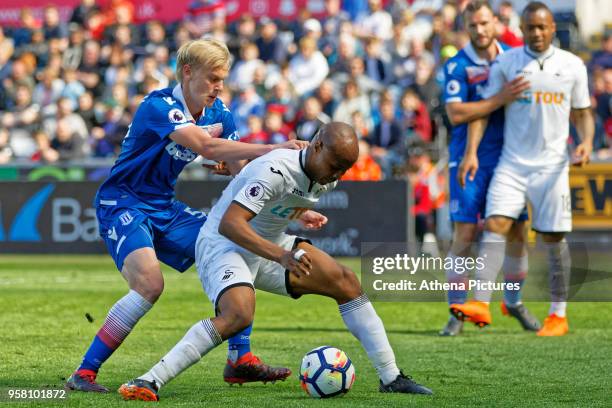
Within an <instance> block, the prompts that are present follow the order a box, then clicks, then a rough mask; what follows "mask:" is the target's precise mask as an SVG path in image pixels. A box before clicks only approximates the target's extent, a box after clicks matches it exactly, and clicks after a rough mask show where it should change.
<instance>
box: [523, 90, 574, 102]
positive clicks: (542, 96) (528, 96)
mask: <svg viewBox="0 0 612 408" xmlns="http://www.w3.org/2000/svg"><path fill="white" fill-rule="evenodd" d="M564 100H565V94H564V93H563V92H545V91H526V92H524V93H523V95H522V96H521V97H520V98H518V99H517V100H516V101H517V102H518V103H523V104H531V103H535V104H537V105H561V104H562V103H563V101H564Z"/></svg>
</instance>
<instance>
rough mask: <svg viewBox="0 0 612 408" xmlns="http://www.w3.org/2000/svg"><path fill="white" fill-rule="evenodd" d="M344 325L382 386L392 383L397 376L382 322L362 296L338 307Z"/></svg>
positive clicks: (370, 304)
mask: <svg viewBox="0 0 612 408" xmlns="http://www.w3.org/2000/svg"><path fill="white" fill-rule="evenodd" d="M339 308H340V314H341V315H342V320H344V324H345V325H346V327H347V328H348V329H349V331H350V332H351V333H352V334H353V336H355V337H356V338H357V340H359V342H360V343H361V345H362V346H363V348H364V349H365V351H366V353H367V354H368V358H369V359H370V362H372V365H373V366H374V368H376V371H377V372H378V376H379V377H380V379H381V381H382V382H383V384H389V383H390V382H393V381H394V380H395V379H396V378H397V376H398V375H399V369H398V368H397V365H396V364H395V354H393V349H391V345H390V344H389V340H388V339H387V333H386V332H385V327H384V326H383V322H382V320H380V317H378V315H377V314H376V311H375V310H374V307H373V306H372V303H370V300H369V299H368V297H367V296H366V295H365V294H364V295H361V296H359V297H358V298H355V299H353V300H351V301H349V302H346V303H344V304H341V305H340V306H339Z"/></svg>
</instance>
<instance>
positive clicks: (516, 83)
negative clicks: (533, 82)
mask: <svg viewBox="0 0 612 408" xmlns="http://www.w3.org/2000/svg"><path fill="white" fill-rule="evenodd" d="M527 89H529V81H527V80H526V79H525V78H523V77H520V76H519V77H516V78H514V79H513V80H512V81H510V82H507V83H506V85H504V88H503V89H502V90H501V91H500V92H499V96H500V98H501V100H502V101H503V105H505V104H507V103H510V102H513V101H514V100H516V99H517V98H518V97H519V96H521V94H522V93H523V91H526V90H527Z"/></svg>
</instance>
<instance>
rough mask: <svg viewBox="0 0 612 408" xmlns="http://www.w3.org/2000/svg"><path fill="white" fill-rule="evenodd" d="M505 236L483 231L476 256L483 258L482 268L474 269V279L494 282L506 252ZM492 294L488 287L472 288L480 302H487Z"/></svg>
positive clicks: (475, 297)
mask: <svg viewBox="0 0 612 408" xmlns="http://www.w3.org/2000/svg"><path fill="white" fill-rule="evenodd" d="M505 244H506V237H505V236H503V235H501V234H496V233H495V232H491V231H485V232H484V233H483V234H482V240H481V241H480V249H479V251H478V257H479V258H480V259H484V268H483V269H481V270H478V269H476V273H475V277H476V280H479V281H481V282H495V280H496V279H497V274H498V273H499V271H500V269H501V267H502V265H503V263H504V256H505V252H506V245H505ZM491 296H493V291H492V290H490V289H476V290H474V299H475V300H478V301H480V302H485V303H489V302H490V301H491Z"/></svg>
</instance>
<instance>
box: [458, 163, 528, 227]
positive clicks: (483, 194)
mask: <svg viewBox="0 0 612 408" xmlns="http://www.w3.org/2000/svg"><path fill="white" fill-rule="evenodd" d="M458 167H459V166H453V167H451V168H449V171H448V173H449V178H450V180H449V184H450V218H451V221H452V222H465V223H468V224H477V223H478V221H479V220H480V219H482V218H484V214H485V208H486V203H487V190H488V189H489V183H490V182H491V179H492V178H493V172H494V171H495V167H480V168H479V169H478V171H477V172H476V176H475V177H474V180H472V181H470V179H469V178H468V177H466V180H465V187H464V188H461V186H460V185H459V182H458V181H457V169H458ZM528 218H529V217H528V215H527V208H525V209H524V210H523V212H522V213H521V215H520V216H519V218H518V221H526V220H527V219H528Z"/></svg>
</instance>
